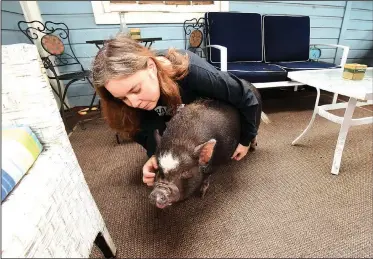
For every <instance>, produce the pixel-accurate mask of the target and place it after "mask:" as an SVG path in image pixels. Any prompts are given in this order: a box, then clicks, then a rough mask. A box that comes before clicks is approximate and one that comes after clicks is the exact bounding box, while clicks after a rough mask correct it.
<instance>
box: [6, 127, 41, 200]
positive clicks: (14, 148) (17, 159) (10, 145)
mask: <svg viewBox="0 0 373 259" xmlns="http://www.w3.org/2000/svg"><path fill="white" fill-rule="evenodd" d="M42 149H43V147H42V145H41V144H40V142H39V140H38V139H37V137H36V136H35V134H34V133H33V132H32V131H31V129H30V128H29V127H27V126H20V127H8V128H2V155H1V159H2V164H1V179H2V182H1V201H3V200H4V199H5V198H6V197H7V195H8V194H9V193H10V192H11V191H12V190H13V189H14V187H15V186H16V184H17V183H18V182H19V181H20V180H21V179H22V177H23V176H24V175H25V174H26V173H27V171H28V170H29V169H30V167H31V166H32V165H33V163H34V162H35V160H36V159H37V158H38V156H39V154H40V153H41V151H42Z"/></svg>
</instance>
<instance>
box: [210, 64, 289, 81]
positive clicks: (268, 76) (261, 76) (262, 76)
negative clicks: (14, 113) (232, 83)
mask: <svg viewBox="0 0 373 259" xmlns="http://www.w3.org/2000/svg"><path fill="white" fill-rule="evenodd" d="M227 67H228V72H230V73H232V74H234V75H235V76H237V77H239V78H241V79H245V80H247V81H249V82H251V83H258V82H261V83H265V82H276V81H285V80H287V72H286V70H284V69H282V68H281V67H279V66H277V65H273V64H266V63H263V62H228V64H227ZM217 68H219V69H220V67H219V66H217Z"/></svg>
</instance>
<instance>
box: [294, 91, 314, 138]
mask: <svg viewBox="0 0 373 259" xmlns="http://www.w3.org/2000/svg"><path fill="white" fill-rule="evenodd" d="M316 91H317V97H316V101H315V108H314V109H313V114H312V118H311V121H310V122H309V124H308V126H307V128H306V129H305V130H304V131H303V133H302V134H300V135H299V136H298V137H297V138H296V139H295V140H294V141H293V142H292V143H291V144H292V145H295V144H296V143H297V142H298V141H299V140H300V139H301V138H302V137H303V136H304V135H305V134H306V133H307V132H308V131H309V129H310V128H311V126H312V124H313V122H314V121H315V117H316V114H317V112H318V109H319V108H318V107H319V100H320V89H319V88H316Z"/></svg>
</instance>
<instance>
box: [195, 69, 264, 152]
mask: <svg viewBox="0 0 373 259" xmlns="http://www.w3.org/2000/svg"><path fill="white" fill-rule="evenodd" d="M205 63H207V62H205ZM189 73H190V74H189V76H188V84H189V87H191V88H192V89H193V91H195V93H196V95H198V96H201V97H207V98H211V99H217V100H221V101H225V102H227V103H229V104H231V105H233V106H234V107H236V108H237V109H238V110H239V112H240V114H241V138H240V144H241V145H243V146H249V145H250V142H251V140H252V139H253V138H254V137H255V136H256V135H257V128H256V113H257V109H258V100H257V98H256V96H255V95H254V93H253V92H252V91H251V89H250V88H249V86H248V85H247V84H245V83H243V82H242V81H241V80H239V79H238V78H237V77H235V76H231V75H230V74H229V73H228V72H221V71H219V70H217V69H215V68H214V67H213V66H211V65H210V64H208V63H207V64H206V68H202V67H200V66H199V67H193V66H191V67H190V69H189Z"/></svg>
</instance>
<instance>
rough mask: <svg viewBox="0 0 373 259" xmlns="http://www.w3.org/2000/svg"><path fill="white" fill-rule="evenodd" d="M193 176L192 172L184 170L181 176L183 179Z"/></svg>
mask: <svg viewBox="0 0 373 259" xmlns="http://www.w3.org/2000/svg"><path fill="white" fill-rule="evenodd" d="M191 177H192V173H191V172H188V171H187V172H183V173H182V174H181V178H183V179H188V178H191Z"/></svg>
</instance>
